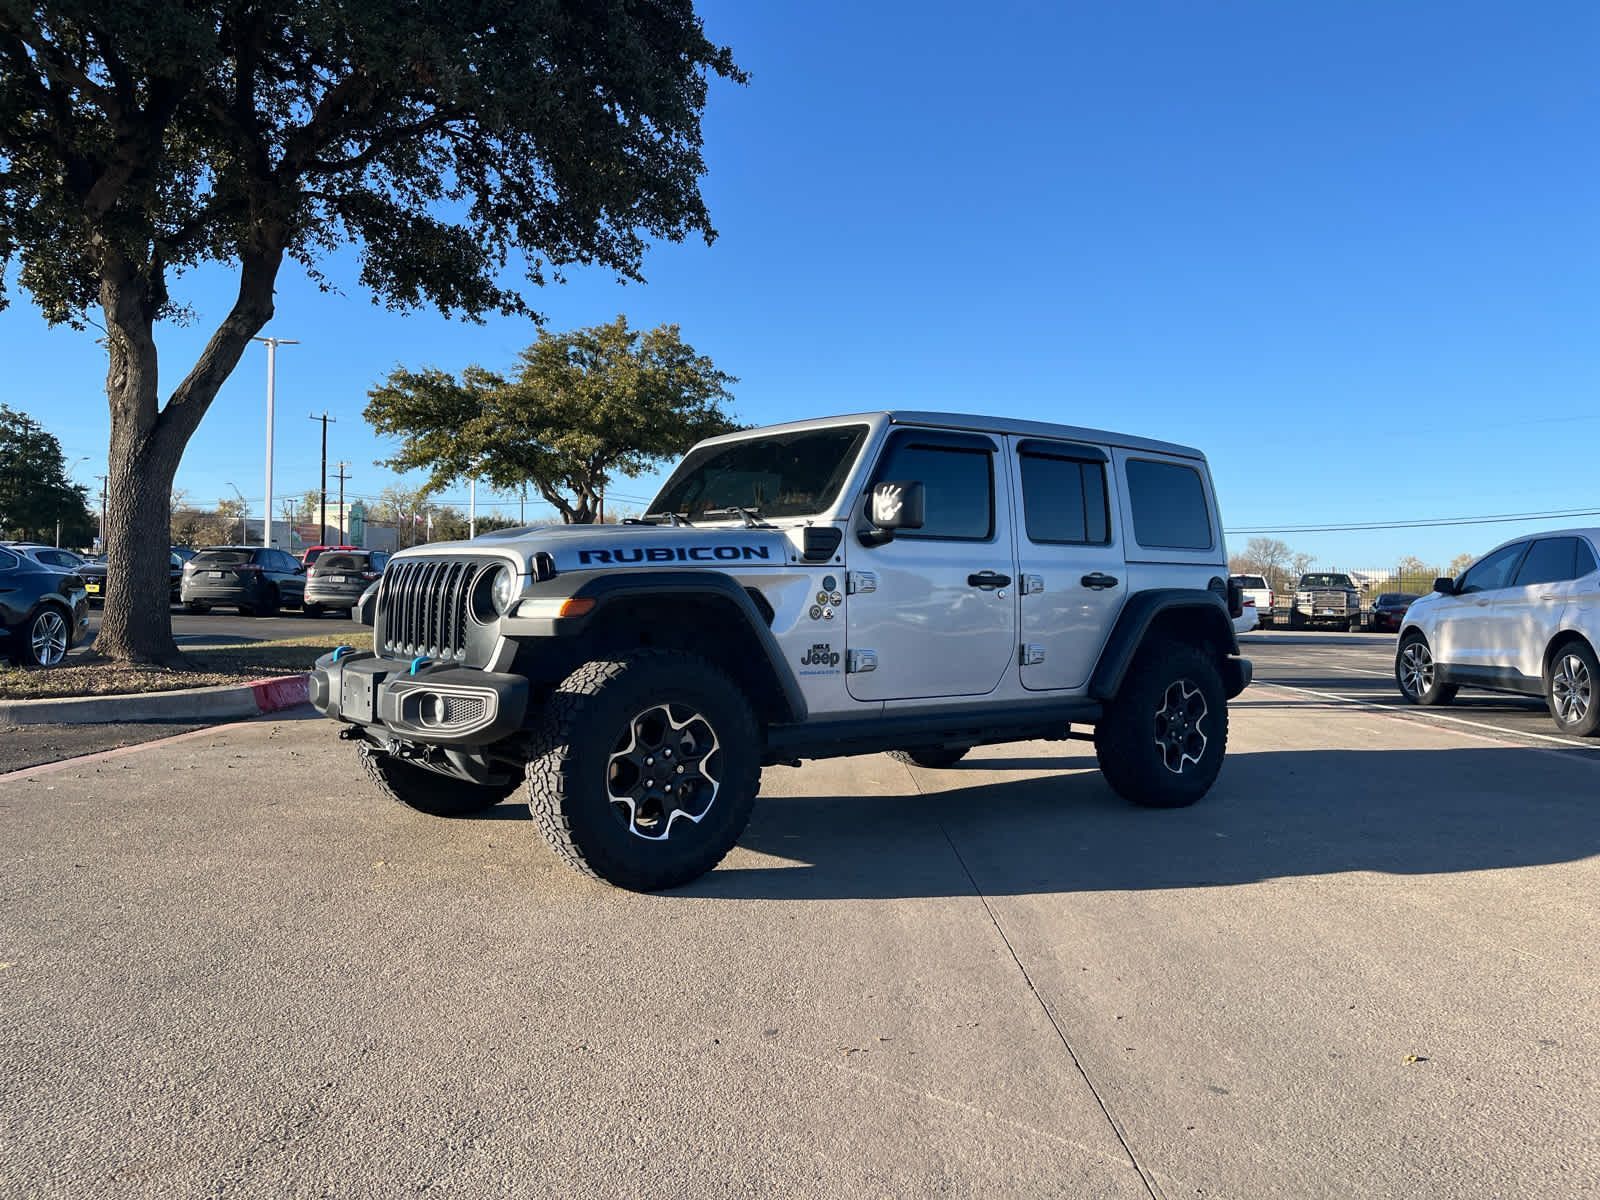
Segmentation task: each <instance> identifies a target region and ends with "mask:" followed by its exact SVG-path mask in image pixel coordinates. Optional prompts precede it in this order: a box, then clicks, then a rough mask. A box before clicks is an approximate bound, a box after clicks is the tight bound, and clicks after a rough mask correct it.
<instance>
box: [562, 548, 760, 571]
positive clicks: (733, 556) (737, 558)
mask: <svg viewBox="0 0 1600 1200" xmlns="http://www.w3.org/2000/svg"><path fill="white" fill-rule="evenodd" d="M771 557H772V550H771V547H770V546H618V547H617V548H616V549H615V550H611V549H604V550H602V549H593V550H591V549H587V548H585V549H580V550H579V551H578V562H579V563H581V564H582V565H584V566H586V567H588V566H594V565H596V564H598V563H614V564H624V563H640V562H653V563H657V562H750V561H751V560H753V559H762V560H767V559H770V558H771Z"/></svg>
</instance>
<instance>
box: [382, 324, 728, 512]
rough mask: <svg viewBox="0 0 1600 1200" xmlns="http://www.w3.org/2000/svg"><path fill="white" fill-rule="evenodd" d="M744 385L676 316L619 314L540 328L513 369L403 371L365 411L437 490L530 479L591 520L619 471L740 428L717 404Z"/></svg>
mask: <svg viewBox="0 0 1600 1200" xmlns="http://www.w3.org/2000/svg"><path fill="white" fill-rule="evenodd" d="M737 382H738V380H736V379H735V378H734V377H733V376H731V375H728V374H726V373H725V372H723V371H719V370H718V369H717V367H716V365H715V364H714V363H713V362H712V361H711V359H709V358H707V357H706V356H705V355H702V354H697V353H696V352H695V349H694V347H693V346H691V345H689V344H688V343H687V342H685V341H684V340H683V338H682V337H681V335H680V334H679V332H678V327H677V326H676V325H660V326H657V327H656V328H655V329H651V330H648V331H646V332H643V333H641V332H639V331H638V330H634V329H630V328H628V322H627V319H626V318H625V317H620V316H619V317H618V318H617V319H616V320H615V321H608V322H607V323H606V324H604V325H593V326H590V327H589V328H587V329H574V330H572V331H571V332H569V333H552V332H550V331H549V330H541V331H540V333H539V340H538V341H536V342H535V343H534V344H533V345H531V346H529V347H528V348H527V349H525V350H524V351H523V352H522V353H521V355H520V356H519V361H518V364H517V370H516V372H515V374H513V375H510V376H503V375H500V374H498V373H497V372H495V371H491V370H488V369H486V368H484V367H468V368H467V369H466V370H465V371H463V372H462V373H461V377H460V378H459V379H458V378H456V377H455V376H454V375H451V374H450V373H449V372H447V371H440V370H437V369H432V368H430V369H424V370H421V371H408V370H405V369H403V368H402V369H400V370H397V371H395V372H393V373H392V374H391V375H390V376H389V378H388V379H387V380H385V381H384V382H383V383H382V384H380V385H379V386H377V387H375V388H373V389H372V391H371V393H370V399H369V401H368V403H367V409H366V417H367V420H368V421H369V422H371V424H372V426H373V428H374V429H376V430H377V431H378V432H379V433H384V434H388V435H390V436H393V437H398V438H399V439H400V450H399V452H398V453H397V454H396V455H395V456H394V457H393V458H391V459H389V460H388V463H387V465H388V466H391V467H395V468H397V469H398V470H402V471H409V470H413V469H418V468H420V469H423V470H426V471H427V472H428V485H427V486H428V488H429V489H430V490H435V491H437V490H442V489H444V488H447V487H449V486H450V485H451V484H452V483H454V482H456V481H457V480H461V479H466V478H469V477H472V476H477V477H481V478H485V479H487V480H489V482H491V483H492V484H494V485H495V486H496V487H498V488H504V489H508V490H509V489H515V488H520V487H523V486H528V487H532V488H533V489H534V490H535V491H537V492H538V493H539V495H541V496H543V497H544V499H545V500H546V501H548V502H549V503H550V505H551V506H552V507H553V508H555V510H556V511H557V512H559V513H560V514H561V519H562V520H563V521H565V522H566V523H568V524H573V525H587V524H590V523H591V522H593V521H595V520H597V519H598V518H599V515H600V500H601V497H602V496H603V495H604V494H605V488H606V484H607V482H608V481H609V480H611V479H612V478H613V477H615V476H616V475H624V476H626V477H628V478H630V479H632V478H636V477H637V476H639V475H641V474H643V473H644V472H645V471H647V470H649V469H650V468H651V467H653V466H655V465H656V464H658V463H660V462H661V461H662V460H663V459H666V458H674V457H676V456H677V455H679V454H682V453H683V452H684V451H685V450H687V449H688V448H689V447H690V446H692V445H694V444H695V443H696V442H698V441H700V440H701V439H702V438H708V437H714V436H716V435H717V434H720V433H729V432H731V431H732V430H734V429H736V428H738V426H737V425H735V424H734V422H733V421H732V420H731V419H730V418H729V416H728V414H727V413H726V412H725V411H724V409H723V407H722V405H723V402H724V401H726V400H729V399H731V395H730V393H729V391H728V385H729V384H732V383H737Z"/></svg>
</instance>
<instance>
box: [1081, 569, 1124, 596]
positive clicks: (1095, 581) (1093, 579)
mask: <svg viewBox="0 0 1600 1200" xmlns="http://www.w3.org/2000/svg"><path fill="white" fill-rule="evenodd" d="M1079 582H1080V583H1082V584H1083V586H1084V587H1086V588H1092V589H1094V590H1095V591H1097V592H1098V591H1100V590H1101V589H1103V588H1114V587H1116V586H1117V577H1116V576H1115V575H1107V574H1104V573H1103V572H1101V571H1096V572H1094V573H1093V574H1092V575H1085V576H1084V577H1083V578H1082V579H1081V580H1080V581H1079Z"/></svg>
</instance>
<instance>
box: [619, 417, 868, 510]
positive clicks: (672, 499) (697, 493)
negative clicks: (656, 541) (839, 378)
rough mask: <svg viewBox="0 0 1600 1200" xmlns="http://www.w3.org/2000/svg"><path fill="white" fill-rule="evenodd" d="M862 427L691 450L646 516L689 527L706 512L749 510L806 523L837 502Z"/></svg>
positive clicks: (861, 439)
mask: <svg viewBox="0 0 1600 1200" xmlns="http://www.w3.org/2000/svg"><path fill="white" fill-rule="evenodd" d="M866 437H867V427H866V426H865V425H834V426H830V427H829V428H826V429H804V430H800V431H798V432H795V433H778V434H772V435H769V436H767V437H753V438H747V439H745V440H743V441H738V442H725V443H723V444H721V445H717V446H702V447H701V448H699V449H698V450H691V451H690V452H689V455H688V457H687V458H685V459H684V460H683V461H682V462H681V463H679V464H678V469H677V470H675V471H674V472H673V473H672V477H671V478H670V479H668V480H667V482H666V484H665V485H664V486H663V487H662V489H661V492H660V494H659V495H657V496H656V498H655V500H653V501H652V502H651V504H650V507H649V508H648V509H647V510H646V512H648V513H678V514H680V515H685V516H687V517H688V518H689V519H690V520H694V519H695V518H696V517H700V516H703V515H704V514H705V513H706V511H707V510H709V509H730V508H749V509H754V510H755V512H756V514H757V515H758V516H762V517H810V516H815V515H816V514H817V513H820V512H822V511H823V510H824V509H826V508H827V507H828V506H829V505H831V504H832V503H833V502H834V500H836V499H837V498H838V496H839V489H840V488H841V487H843V486H844V481H845V477H846V476H847V475H849V474H850V468H851V467H853V466H854V465H855V461H856V456H857V455H858V454H859V453H860V452H861V444H862V443H863V442H864V441H866Z"/></svg>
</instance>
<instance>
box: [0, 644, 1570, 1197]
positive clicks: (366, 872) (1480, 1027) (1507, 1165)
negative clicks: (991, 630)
mask: <svg viewBox="0 0 1600 1200" xmlns="http://www.w3.org/2000/svg"><path fill="white" fill-rule="evenodd" d="M1251 640H1252V642H1253V644H1252V647H1251V649H1250V650H1249V651H1248V652H1249V653H1251V654H1252V655H1254V656H1255V657H1256V659H1257V662H1258V672H1259V677H1260V678H1262V679H1263V682H1262V683H1261V684H1259V685H1258V686H1256V687H1253V688H1252V689H1251V690H1250V691H1249V692H1247V693H1246V694H1245V695H1244V696H1242V697H1241V698H1240V700H1239V701H1238V702H1236V705H1235V708H1234V717H1233V737H1232V741H1231V744H1232V753H1231V756H1230V759H1229V762H1228V765H1227V766H1226V768H1225V770H1224V772H1223V775H1222V778H1221V780H1220V781H1219V783H1218V786H1217V788H1216V789H1215V791H1214V792H1213V794H1212V795H1211V796H1210V797H1208V798H1207V799H1206V800H1205V801H1203V802H1202V803H1201V804H1200V805H1198V806H1197V807H1195V808H1193V809H1189V810H1184V811H1178V812H1147V811H1140V810H1136V809H1132V808H1129V807H1127V806H1125V805H1124V804H1122V803H1121V802H1120V801H1118V800H1117V799H1116V798H1115V797H1114V796H1113V795H1112V794H1111V793H1110V792H1109V790H1108V789H1107V788H1106V787H1105V786H1104V784H1103V783H1102V782H1101V780H1100V778H1099V776H1098V774H1097V773H1096V772H1095V771H1094V770H1093V756H1092V752H1091V751H1090V748H1089V747H1087V746H1085V745H1082V744H1078V743H1036V744H1019V745H1013V746H1004V747H994V748H990V749H986V750H982V751H979V752H976V753H975V754H974V755H973V756H972V758H971V760H970V761H969V762H967V763H964V764H963V765H961V766H960V767H958V768H956V769H953V770H949V771H924V770H921V769H916V768H906V767H904V766H901V765H900V764H898V763H895V762H893V761H891V760H889V759H888V758H886V757H882V756H873V757H867V758H860V759H853V760H841V761H836V762H827V763H819V764H809V765H807V766H805V767H802V768H800V769H798V770H795V769H788V768H774V769H772V770H770V771H768V772H767V775H766V778H765V781H764V788H763V800H762V802H761V803H760V804H758V806H757V809H756V816H755V819H754V821H753V823H752V825H751V827H750V830H749V832H748V833H747V835H746V837H745V838H744V840H743V842H742V844H741V845H740V847H739V848H738V849H737V850H736V851H735V852H734V853H733V854H732V855H731V856H730V857H729V858H728V860H727V861H726V862H725V863H724V864H723V866H722V868H721V869H719V870H718V871H716V872H715V873H713V874H712V875H711V876H709V877H707V878H706V879H704V880H702V881H701V882H699V883H698V884H696V885H694V886H692V887H689V888H686V889H684V890H682V891H680V892H676V893H672V894H668V895H658V896H635V895H629V894H625V893H620V892H616V891H612V890H610V889H607V888H605V887H603V886H600V885H597V884H594V883H592V882H589V881H586V880H584V879H581V878H579V877H577V876H575V875H573V874H571V873H570V872H568V871H567V870H566V869H564V868H563V867H561V866H560V865H559V864H557V863H556V862H555V861H554V859H553V858H552V856H551V855H549V854H548V853H547V852H546V851H545V849H544V848H543V846H542V845H541V844H540V842H539V841H538V840H537V836H536V834H535V832H534V830H533V829H532V827H531V824H530V822H529V821H528V820H527V819H526V815H525V810H524V809H523V808H522V807H521V806H520V805H517V804H515V803H507V804H504V805H501V806H500V807H498V808H496V809H494V810H492V811H491V812H490V813H489V814H487V815H485V816H482V817H479V818H476V819H463V820H456V821H440V820H434V819H429V818H426V817H422V816H420V815H417V814H414V813H411V812H409V811H407V810H404V809H399V808H396V807H395V806H394V805H392V804H389V803H388V802H386V801H383V800H382V799H380V798H379V797H378V796H376V795H375V794H374V793H373V792H372V791H370V790H369V789H368V788H367V787H366V786H365V785H364V783H363V782H362V780H361V779H360V778H359V776H358V774H357V772H356V771H355V769H354V763H353V757H354V755H353V751H351V749H350V748H349V747H348V746H347V745H345V744H342V743H340V742H338V741H337V740H336V739H335V736H334V734H335V730H334V729H333V728H332V727H331V726H330V725H327V724H325V723H322V722H319V721H315V720H301V721H277V722H262V723H253V724H250V725H245V726H235V727H230V728H224V729H213V730H204V731H199V732H194V733H190V734H186V735H184V736H183V737H181V738H179V739H176V740H172V741H166V742H160V743H154V744H148V745H145V746H142V747H134V748H131V749H128V750H121V751H117V752H116V753H115V754H114V755H113V756H111V757H105V758H97V759H94V758H92V759H81V760H77V761H71V762H67V763H63V764H58V765H56V766H54V767H46V768H43V769H35V770H33V771H31V772H26V773H22V774H14V775H12V776H10V777H9V778H6V779H3V780H0V828H3V829H4V832H5V837H4V844H5V846H6V848H7V851H8V853H7V861H6V870H5V871H4V873H3V875H0V905H3V911H4V913H5V917H6V919H5V921H4V924H3V927H0V963H3V964H4V965H3V966H0V996H3V997H4V1001H3V1006H0V1104H3V1108H4V1113H5V1116H4V1121H5V1131H4V1136H3V1137H0V1192H4V1193H6V1194H19V1195H20V1194H43V1195H73V1196H86V1195H152V1196H153V1195H193V1194H216V1195H229V1196H235V1195H237V1196H273V1197H278V1196H302V1195H334V1196H344V1195H373V1196H380V1195H384V1196H387V1195H400V1194H404V1195H410V1194H419V1193H423V1192H439V1193H442V1194H452V1195H517V1196H522V1195H549V1196H563V1197H565V1196H596V1197H601V1196H605V1197H609V1196H634V1195H639V1196H643V1195H656V1196H660V1195H669V1196H680V1195H682V1196H719V1195H727V1196H733V1195H851V1196H855V1195H860V1196H905V1195H930V1194H937V1195H952V1196H983V1197H989V1196H1002V1195H1007V1196H1009V1195H1021V1196H1063V1197H1101V1196H1130V1197H1139V1196H1144V1197H1150V1196H1156V1197H1167V1198H1175V1197H1180V1196H1192V1197H1215V1196H1236V1197H1258V1196H1292V1197H1307V1196H1326V1197H1352V1196H1361V1197H1391V1196H1392V1197H1424V1196H1426V1197H1473V1198H1478V1197H1494V1196H1501V1197H1531V1196H1552V1197H1554V1196H1562V1197H1565V1196H1575V1195H1582V1194H1586V1193H1590V1192H1593V1191H1594V1190H1596V1189H1597V1188H1600V1110H1597V1106H1596V1105H1595V1103H1594V1097H1595V1096H1596V1095H1600V1004H1597V1003H1596V995H1595V980H1596V978H1600V962H1597V961H1596V959H1597V952H1596V948H1595V943H1596V939H1595V931H1596V929H1597V928H1600V899H1597V897H1600V857H1597V855H1600V805H1597V804H1596V796H1597V794H1600V752H1597V751H1596V750H1595V749H1594V748H1593V747H1582V746H1565V745H1557V744H1553V743H1552V742H1549V741H1546V740H1543V736H1542V735H1544V734H1547V733H1548V731H1549V726H1548V721H1547V720H1546V721H1545V723H1544V725H1543V726H1542V727H1541V726H1539V725H1538V722H1537V720H1536V718H1537V717H1538V715H1539V714H1538V713H1536V712H1532V713H1530V712H1528V711H1525V710H1524V708H1523V706H1521V705H1519V704H1518V703H1517V702H1515V701H1512V702H1511V703H1510V705H1509V706H1506V705H1503V704H1496V705H1476V706H1469V707H1468V708H1467V709H1464V710H1459V711H1458V710H1449V712H1448V713H1447V714H1437V715H1436V714H1417V713H1416V712H1415V711H1414V710H1400V709H1396V708H1392V707H1390V706H1389V704H1388V699H1387V695H1386V694H1382V693H1383V691H1384V689H1383V688H1382V687H1380V686H1379V683H1381V680H1380V681H1379V682H1377V683H1374V684H1372V685H1371V689H1370V690H1367V685H1366V684H1364V683H1362V682H1361V680H1362V679H1363V678H1366V677H1365V676H1363V675H1362V672H1363V671H1365V670H1368V669H1369V668H1370V669H1372V670H1382V669H1384V666H1385V664H1386V659H1385V654H1386V651H1385V649H1384V643H1386V642H1387V641H1388V640H1387V639H1373V640H1371V642H1370V644H1369V642H1368V640H1367V639H1363V638H1359V637H1356V638H1352V637H1350V636H1349V635H1327V638H1326V639H1324V638H1322V637H1321V636H1319V635H1299V636H1298V637H1297V638H1291V637H1290V636H1289V635H1276V634H1263V635H1260V636H1259V637H1256V638H1253V639H1251ZM1374 662H1376V663H1378V664H1379V665H1378V666H1377V667H1371V664H1372V663H1374ZM1392 689H1393V685H1392V683H1391V684H1389V685H1388V692H1389V693H1392ZM1442 715H1450V716H1455V717H1462V719H1464V720H1470V721H1473V722H1475V723H1478V724H1482V725H1485V726H1487V728H1480V727H1476V725H1463V724H1457V723H1452V722H1449V721H1444V720H1441V719H1438V717H1439V716H1442ZM1523 721H1525V722H1526V728H1525V729H1524V728H1522V727H1521V726H1520V725H1519V724H1518V723H1519V722H1523Z"/></svg>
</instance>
